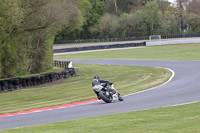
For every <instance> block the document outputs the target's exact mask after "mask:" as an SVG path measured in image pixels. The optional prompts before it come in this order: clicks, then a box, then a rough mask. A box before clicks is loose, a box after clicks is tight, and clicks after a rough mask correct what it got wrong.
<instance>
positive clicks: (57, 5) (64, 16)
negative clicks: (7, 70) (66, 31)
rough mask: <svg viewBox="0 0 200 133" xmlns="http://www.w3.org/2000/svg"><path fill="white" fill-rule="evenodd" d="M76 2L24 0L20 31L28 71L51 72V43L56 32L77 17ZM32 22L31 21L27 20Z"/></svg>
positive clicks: (68, 0) (67, 0) (70, 0)
mask: <svg viewBox="0 0 200 133" xmlns="http://www.w3.org/2000/svg"><path fill="white" fill-rule="evenodd" d="M75 5H76V1H75V0H64V1H63V0H56V1H55V0H34V1H32V0H23V5H22V8H23V9H24V14H25V17H24V21H23V23H22V24H23V29H24V31H25V34H26V35H27V38H28V40H27V41H26V42H25V43H26V44H28V46H29V47H28V48H29V55H28V58H29V59H30V64H29V67H28V72H30V73H38V72H42V71H45V70H48V69H52V64H53V63H52V61H53V53H52V44H53V39H54V37H55V35H56V33H57V32H58V31H59V30H60V29H61V28H62V27H63V26H65V25H67V24H69V23H70V21H73V19H76V18H77V17H78V16H79V14H78V12H77V8H76V6H75ZM30 20H31V21H30Z"/></svg>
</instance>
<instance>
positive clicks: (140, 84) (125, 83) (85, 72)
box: [0, 64, 171, 114]
mask: <svg viewBox="0 0 200 133" xmlns="http://www.w3.org/2000/svg"><path fill="white" fill-rule="evenodd" d="M74 67H75V69H76V70H77V74H78V75H77V76H76V77H73V78H69V79H67V80H62V81H59V82H57V83H53V84H50V85H43V86H39V87H35V88H28V89H21V90H17V91H12V92H8V93H0V101H1V102H0V114H4V113H11V112H17V111H22V110H30V109H35V108H42V107H48V106H56V105H62V104H66V103H73V102H77V101H83V100H89V99H93V98H96V95H95V94H94V92H93V90H92V86H91V82H92V80H93V77H94V75H95V74H98V75H99V76H100V77H102V78H103V79H106V80H109V81H111V82H114V84H115V86H116V88H117V90H119V92H120V93H121V94H122V95H125V94H129V93H133V92H136V91H141V90H144V89H147V88H150V87H153V86H156V85H159V84H162V83H163V82H165V81H167V80H168V79H169V77H170V76H171V72H170V71H168V70H165V69H161V68H153V67H141V66H140V67H138V66H114V65H92V64H74ZM121 77H123V79H122V78H121Z"/></svg>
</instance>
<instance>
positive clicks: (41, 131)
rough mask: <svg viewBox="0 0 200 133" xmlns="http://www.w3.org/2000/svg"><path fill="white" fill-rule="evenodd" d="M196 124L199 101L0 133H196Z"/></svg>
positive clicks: (199, 127) (198, 118)
mask: <svg viewBox="0 0 200 133" xmlns="http://www.w3.org/2000/svg"><path fill="white" fill-rule="evenodd" d="M199 123H200V102H198V103H194V104H188V105H182V106H176V107H165V108H159V109H151V110H145V111H136V112H129V113H121V114H114V115H105V116H100V117H92V118H82V119H77V120H70V121H65V122H58V123H51V124H45V125H39V126H31V127H24V128H19V129H9V130H3V131H0V133H107V132H108V133H199V132H200V126H199Z"/></svg>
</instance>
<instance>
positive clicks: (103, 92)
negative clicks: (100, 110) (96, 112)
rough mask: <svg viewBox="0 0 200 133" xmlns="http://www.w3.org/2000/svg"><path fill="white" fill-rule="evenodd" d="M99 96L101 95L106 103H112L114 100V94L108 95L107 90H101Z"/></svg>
mask: <svg viewBox="0 0 200 133" xmlns="http://www.w3.org/2000/svg"><path fill="white" fill-rule="evenodd" d="M99 96H100V97H101V99H102V100H103V101H104V102H106V103H111V102H112V100H113V98H112V96H107V95H106V94H105V91H100V92H99Z"/></svg>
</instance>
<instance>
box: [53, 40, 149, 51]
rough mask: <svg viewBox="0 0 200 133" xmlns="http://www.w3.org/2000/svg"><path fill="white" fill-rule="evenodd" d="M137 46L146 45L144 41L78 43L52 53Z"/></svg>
mask: <svg viewBox="0 0 200 133" xmlns="http://www.w3.org/2000/svg"><path fill="white" fill-rule="evenodd" d="M137 46H146V42H136V43H118V44H102V45H92V46H81V45H80V46H78V47H68V48H61V49H54V50H53V52H54V53H64V52H74V51H85V50H97V49H110V48H124V47H137Z"/></svg>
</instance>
